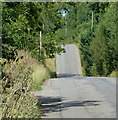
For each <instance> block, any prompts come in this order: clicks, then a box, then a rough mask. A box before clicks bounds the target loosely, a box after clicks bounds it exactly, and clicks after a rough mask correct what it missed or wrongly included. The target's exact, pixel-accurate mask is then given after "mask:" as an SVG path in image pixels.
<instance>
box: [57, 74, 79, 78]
mask: <svg viewBox="0 0 118 120" xmlns="http://www.w3.org/2000/svg"><path fill="white" fill-rule="evenodd" d="M74 76H81V75H80V74H58V75H57V77H58V78H67V77H74Z"/></svg>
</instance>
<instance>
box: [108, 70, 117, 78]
mask: <svg viewBox="0 0 118 120" xmlns="http://www.w3.org/2000/svg"><path fill="white" fill-rule="evenodd" d="M110 77H118V70H116V71H112V73H111V74H110Z"/></svg>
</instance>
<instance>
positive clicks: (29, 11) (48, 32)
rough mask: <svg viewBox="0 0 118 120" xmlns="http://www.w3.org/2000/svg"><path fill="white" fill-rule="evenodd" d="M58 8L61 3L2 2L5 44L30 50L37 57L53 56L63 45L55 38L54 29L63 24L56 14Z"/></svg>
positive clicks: (59, 16)
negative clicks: (58, 43) (60, 45)
mask: <svg viewBox="0 0 118 120" xmlns="http://www.w3.org/2000/svg"><path fill="white" fill-rule="evenodd" d="M59 7H60V6H59V5H58V3H43V2H39V3H37V2H17V3H10V2H8V3H3V26H2V27H3V36H2V39H3V40H2V42H3V44H8V45H9V46H13V47H16V48H18V49H24V50H27V51H29V52H30V53H31V55H32V56H33V57H35V58H37V59H40V58H39V57H43V58H44V57H54V56H55V52H56V51H58V49H59V48H60V47H59V46H58V45H57V42H56V40H57V39H54V36H55V31H56V30H58V29H59V28H60V27H61V26H62V25H63V24H62V17H61V15H60V14H58V13H57V11H58V9H59ZM40 31H41V32H42V50H41V49H40ZM3 50H4V48H3ZM40 52H42V56H40Z"/></svg>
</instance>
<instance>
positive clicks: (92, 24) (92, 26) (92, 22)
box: [91, 11, 93, 31]
mask: <svg viewBox="0 0 118 120" xmlns="http://www.w3.org/2000/svg"><path fill="white" fill-rule="evenodd" d="M92 30H93V11H92V20H91V31H92Z"/></svg>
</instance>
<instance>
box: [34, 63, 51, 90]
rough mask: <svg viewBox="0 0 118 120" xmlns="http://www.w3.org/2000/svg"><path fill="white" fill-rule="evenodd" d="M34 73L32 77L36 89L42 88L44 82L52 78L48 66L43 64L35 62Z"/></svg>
mask: <svg viewBox="0 0 118 120" xmlns="http://www.w3.org/2000/svg"><path fill="white" fill-rule="evenodd" d="M32 68H33V73H32V79H33V88H34V90H37V91H39V90H41V85H42V83H43V82H44V81H45V80H46V79H49V78H50V74H49V71H48V70H47V68H45V67H44V65H42V64H37V63H34V64H33V66H32Z"/></svg>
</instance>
